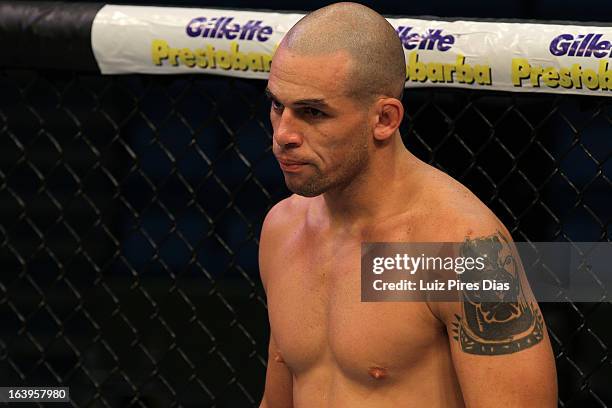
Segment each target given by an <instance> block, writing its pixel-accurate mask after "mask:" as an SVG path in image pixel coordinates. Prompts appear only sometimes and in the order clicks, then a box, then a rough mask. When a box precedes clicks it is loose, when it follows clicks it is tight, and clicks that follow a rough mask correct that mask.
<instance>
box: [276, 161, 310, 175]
mask: <svg viewBox="0 0 612 408" xmlns="http://www.w3.org/2000/svg"><path fill="white" fill-rule="evenodd" d="M278 164H279V165H280V168H281V170H283V171H284V172H289V173H295V172H297V171H300V170H301V169H302V168H303V167H304V166H306V165H307V164H308V163H305V162H301V161H297V160H290V159H280V158H279V159H278Z"/></svg>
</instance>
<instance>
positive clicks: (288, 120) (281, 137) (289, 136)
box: [274, 108, 303, 148]
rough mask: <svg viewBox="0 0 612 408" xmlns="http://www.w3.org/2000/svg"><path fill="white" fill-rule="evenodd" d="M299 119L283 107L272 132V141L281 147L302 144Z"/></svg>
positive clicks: (293, 146)
mask: <svg viewBox="0 0 612 408" xmlns="http://www.w3.org/2000/svg"><path fill="white" fill-rule="evenodd" d="M299 122H300V121H299V119H298V118H297V117H296V116H295V114H294V113H293V112H292V111H291V110H290V109H287V108H285V109H284V110H283V113H282V115H281V117H280V120H279V122H278V126H277V127H276V129H275V132H274V141H275V142H276V143H277V144H278V145H279V146H280V147H283V148H295V147H299V146H301V145H302V141H303V135H302V130H301V128H300V123H299Z"/></svg>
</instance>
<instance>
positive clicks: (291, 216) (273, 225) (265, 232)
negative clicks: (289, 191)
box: [261, 194, 309, 239]
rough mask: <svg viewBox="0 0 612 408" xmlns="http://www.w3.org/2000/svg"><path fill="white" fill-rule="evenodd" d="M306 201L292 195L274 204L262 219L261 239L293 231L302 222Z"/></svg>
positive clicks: (306, 205)
mask: <svg viewBox="0 0 612 408" xmlns="http://www.w3.org/2000/svg"><path fill="white" fill-rule="evenodd" d="M308 201H309V199H307V198H304V197H300V196H298V195H295V194H294V195H292V196H290V197H288V198H285V199H284V200H281V201H279V202H278V203H276V204H275V205H274V206H273V207H272V208H271V209H270V211H268V214H267V215H266V218H265V219H264V222H263V226H262V231H261V237H262V239H269V238H272V237H271V235H272V234H274V233H277V232H283V231H284V230H290V229H293V228H295V227H296V225H298V224H299V223H301V222H303V221H304V217H305V214H306V211H307V210H308V205H309V202H308Z"/></svg>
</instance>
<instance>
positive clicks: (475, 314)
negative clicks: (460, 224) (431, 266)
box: [453, 232, 544, 355]
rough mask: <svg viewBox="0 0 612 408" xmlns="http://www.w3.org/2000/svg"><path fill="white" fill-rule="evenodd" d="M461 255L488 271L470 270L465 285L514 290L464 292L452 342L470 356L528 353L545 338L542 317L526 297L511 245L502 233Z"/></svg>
mask: <svg viewBox="0 0 612 408" xmlns="http://www.w3.org/2000/svg"><path fill="white" fill-rule="evenodd" d="M461 256H464V257H473V258H476V257H483V258H484V259H485V260H486V261H485V268H484V270H480V271H479V270H473V271H466V272H465V273H464V274H463V275H462V276H461V280H462V281H464V282H482V280H483V279H488V280H495V281H496V282H499V283H505V284H507V286H506V287H509V288H510V290H503V291H484V290H478V291H462V292H461V296H462V312H463V313H462V314H463V316H459V315H455V316H456V318H457V321H456V322H455V323H453V326H454V329H453V332H454V338H455V340H457V341H458V342H459V344H460V346H461V349H462V350H463V351H464V352H466V353H470V354H480V355H499V354H510V353H515V352H517V351H520V350H523V349H526V348H529V347H531V346H534V345H536V344H537V343H539V342H540V341H541V340H542V338H543V330H544V323H543V319H542V316H541V314H540V313H539V312H538V309H537V308H534V307H533V304H532V303H531V302H529V301H528V300H527V298H526V296H525V293H524V291H523V288H522V285H521V279H520V275H519V273H520V270H519V269H520V263H519V262H517V259H516V257H515V255H514V251H513V250H512V245H511V244H510V242H508V240H506V239H505V238H504V236H503V235H502V234H501V233H499V232H498V233H497V234H494V235H491V236H488V237H482V238H477V239H473V240H472V239H469V238H468V239H467V240H466V241H465V242H464V243H463V245H462V247H461Z"/></svg>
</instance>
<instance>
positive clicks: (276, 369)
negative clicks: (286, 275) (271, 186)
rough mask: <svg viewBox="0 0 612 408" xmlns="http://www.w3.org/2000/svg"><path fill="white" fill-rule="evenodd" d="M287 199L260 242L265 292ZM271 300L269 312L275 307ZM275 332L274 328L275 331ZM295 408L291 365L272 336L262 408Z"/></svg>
mask: <svg viewBox="0 0 612 408" xmlns="http://www.w3.org/2000/svg"><path fill="white" fill-rule="evenodd" d="M286 201H287V200H284V201H282V202H280V203H279V204H277V205H276V206H274V207H273V208H272V209H271V210H270V212H269V213H268V215H267V216H266V219H265V220H264V224H263V227H262V231H261V237H260V240H259V271H260V276H261V279H262V283H263V286H264V289H265V290H266V292H267V290H268V289H267V288H268V285H269V284H270V280H272V279H274V276H273V271H271V269H272V268H271V267H270V266H271V264H272V262H270V261H271V259H272V257H275V256H279V255H280V254H278V253H276V248H277V246H278V244H279V242H278V241H279V240H282V239H283V236H284V231H283V229H284V227H286V225H287V223H286V222H285V221H286V220H283V217H286V216H287V214H286V208H283V207H285V206H286V205H287V204H288V203H287V202H286ZM273 307H274V304H270V299H269V298H268V310H269V309H270V308H273ZM272 330H273V329H272ZM292 406H293V377H292V374H291V372H290V371H289V369H288V367H287V365H286V364H285V363H284V361H282V357H281V356H280V354H279V350H278V348H277V346H276V344H275V342H274V337H273V332H271V333H270V343H269V347H268V364H267V368H266V383H265V390H264V395H263V397H262V400H261V404H260V408H290V407H292Z"/></svg>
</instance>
